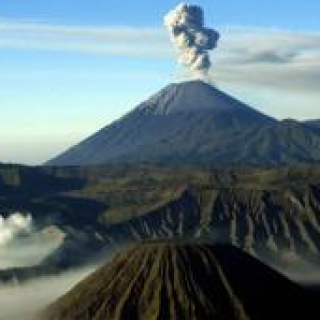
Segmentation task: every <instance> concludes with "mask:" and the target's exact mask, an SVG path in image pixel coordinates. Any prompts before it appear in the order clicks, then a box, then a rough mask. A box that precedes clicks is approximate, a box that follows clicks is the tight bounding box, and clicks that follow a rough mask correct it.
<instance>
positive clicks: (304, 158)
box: [47, 81, 320, 166]
mask: <svg viewBox="0 0 320 320" xmlns="http://www.w3.org/2000/svg"><path fill="white" fill-rule="evenodd" d="M318 160H320V132H319V129H318V128H316V127H315V126H310V125H308V124H305V123H300V122H298V121H294V120H285V121H277V120H276V119H274V118H272V117H269V116H267V115H265V114H262V113H260V112H258V111H257V110H255V109H253V108H251V107H249V106H247V105H246V104H244V103H242V102H240V101H238V100H236V99H234V98H233V97H231V96H229V95H227V94H226V93H224V92H222V91H220V90H219V89H217V88H215V87H213V86H211V85H209V84H206V83H204V82H201V81H189V82H183V83H178V84H171V85H169V86H167V87H165V88H164V89H163V90H161V91H160V92H159V93H157V94H155V95H154V96H152V97H151V98H150V99H149V100H147V101H145V102H143V103H142V104H140V105H139V106H137V107H136V108H134V109H133V111H131V112H130V113H128V114H127V115H125V116H124V117H122V118H121V119H119V120H118V121H115V122H114V123H112V124H111V125H108V126H106V127H105V128H103V129H102V130H100V131H99V132H97V133H96V134H94V135H93V136H91V137H89V138H87V139H86V140H85V141H83V142H81V143H79V144H78V145H76V146H74V147H72V148H71V149H69V150H67V151H66V152H64V153H63V154H61V155H59V156H57V157H55V158H54V159H52V160H50V161H49V162H48V163H47V164H48V165H54V166H64V165H95V164H107V163H154V164H218V165H220V164H235V163H237V164H239V163H242V164H258V165H259V164H260V165H276V164H283V163H286V164H288V163H289V164H291V163H296V162H310V161H311V162H313V161H318Z"/></svg>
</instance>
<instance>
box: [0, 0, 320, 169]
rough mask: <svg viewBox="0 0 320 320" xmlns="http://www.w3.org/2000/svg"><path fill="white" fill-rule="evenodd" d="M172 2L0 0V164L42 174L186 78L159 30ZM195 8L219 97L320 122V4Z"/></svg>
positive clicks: (207, 4)
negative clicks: (212, 33)
mask: <svg viewBox="0 0 320 320" xmlns="http://www.w3.org/2000/svg"><path fill="white" fill-rule="evenodd" d="M179 2H180V1H172V0H165V1H161V3H158V4H157V6H154V3H150V2H148V1H146V0H139V1H135V2H134V3H130V2H129V3H128V2H125V1H124V0H120V1H119V0H117V1H116V0H111V1H109V0H108V1H106V0H104V1H96V0H95V1H91V2H90V3H89V2H87V1H85V0H70V1H68V2H66V1H64V0H47V1H45V2H44V1H41V0H31V1H28V2H25V1H23V0H17V1H15V2H14V3H13V1H11V0H3V1H1V3H0V12H1V15H0V32H1V33H0V69H1V75H0V95H1V111H2V115H1V120H2V122H1V131H0V150H1V152H0V162H19V163H26V164H40V163H42V162H44V161H45V160H48V158H50V157H52V156H53V155H56V154H57V153H59V152H61V151H62V150H64V149H66V148H67V147H69V146H70V145H72V144H74V143H76V142H78V141H80V140H82V139H83V138H84V137H86V136H88V135H90V134H92V133H93V132H95V131H97V130H98V129H99V128H101V127H103V126H105V125H106V124H108V123H110V122H112V121H113V120H115V119H117V118H118V117H120V116H122V115H123V114H125V113H126V112H128V111H129V110H130V109H132V108H133V107H134V106H136V105H137V104H138V103H140V102H141V101H142V100H145V99H147V98H148V97H149V95H151V94H152V93H154V92H156V91H158V90H159V89H160V88H161V87H163V86H165V85H167V84H168V83H170V82H176V81H179V80H181V79H184V72H183V70H182V69H181V68H179V67H178V66H177V64H176V61H175V57H174V55H175V52H174V50H173V48H172V45H171V44H170V39H169V37H168V36H167V34H166V30H165V28H164V27H163V25H162V21H163V16H164V14H165V13H167V12H168V11H169V10H170V9H172V8H173V7H175V6H176V5H177V4H178V3H179ZM191 3H192V4H198V5H200V6H202V7H203V8H204V11H205V19H206V24H207V25H208V26H209V27H213V28H214V29H217V30H218V31H219V33H220V34H221V39H220V40H219V46H218V48H217V49H216V50H215V52H214V53H213V54H212V56H211V58H212V63H213V68H212V71H211V74H210V77H211V78H212V79H213V81H214V82H215V84H216V85H217V86H219V87H221V88H222V89H224V90H226V91H228V92H229V93H231V94H233V95H235V96H236V97H238V98H239V99H242V100H243V101H245V102H246V103H248V104H250V105H252V106H254V107H256V108H258V109H259V110H261V111H263V112H265V113H268V114H270V115H272V116H274V117H276V118H279V119H283V118H288V117H290V118H296V119H310V118H320V111H319V102H320V93H319V92H320V90H319V89H320V71H319V70H320V68H319V67H320V22H319V19H318V14H317V13H318V12H320V4H319V3H317V2H315V1H312V0H306V1H305V2H303V3H302V2H299V3H298V2H296V3H292V2H289V1H288V0H285V1H282V2H281V3H278V2H277V1H275V0H272V1H269V2H268V3H266V4H261V3H257V2H255V1H253V0H244V1H241V2H239V3H234V1H230V0H229V1H224V2H219V1H214V2H212V1H211V0H202V1H201V0H199V1H192V2H191ZM124 92H125V94H124Z"/></svg>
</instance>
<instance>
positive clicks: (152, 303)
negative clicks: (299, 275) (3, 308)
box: [41, 243, 310, 320]
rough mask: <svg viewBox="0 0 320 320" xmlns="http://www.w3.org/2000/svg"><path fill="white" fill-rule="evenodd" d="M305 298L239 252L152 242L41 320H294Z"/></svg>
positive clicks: (97, 275)
mask: <svg viewBox="0 0 320 320" xmlns="http://www.w3.org/2000/svg"><path fill="white" fill-rule="evenodd" d="M278 297H282V298H281V299H279V298H278ZM305 299H306V297H305V295H304V292H303V291H302V289H300V288H299V287H298V286H296V285H294V284H293V283H291V282H290V281H288V280H287V279H285V278H282V277H281V276H280V275H278V274H277V273H275V272H274V271H273V270H271V269H270V268H268V267H266V266H264V265H263V264H261V263H260V262H258V261H257V260H255V259H253V258H251V257H249V256H248V255H246V254H245V253H242V252H241V251H240V250H238V249H235V248H232V247H227V246H211V245H189V244H168V243H167V244H166V243H153V244H152V243H151V244H143V245H140V246H136V247H134V248H133V249H130V250H128V251H125V252H123V253H121V254H118V255H117V256H116V257H115V258H114V260H113V261H112V262H111V263H108V264H107V265H106V266H104V267H102V268H101V269H99V270H98V271H96V272H95V273H94V274H92V275H91V276H89V277H88V278H87V279H85V280H84V281H82V282H81V283H80V284H78V285H77V286H76V287H75V288H74V289H73V290H71V291H70V292H69V293H67V294H66V295H65V296H63V297H62V298H60V299H59V300H58V301H57V302H55V303H54V304H53V305H51V306H50V307H49V308H48V309H47V310H46V311H45V312H44V314H43V315H42V317H41V319H43V320H75V319H79V320H80V319H81V320H92V319H95V320H105V319H108V320H169V319H170V320H174V319H177V320H178V319H179V320H183V319H190V320H196V319H199V320H209V319H210V320H213V319H218V320H219V319H225V320H233V319H237V320H240V319H241V320H244V319H260V320H261V319H268V320H270V319H288V318H287V317H284V318H283V316H288V315H290V314H294V312H296V311H297V307H299V306H301V303H303V301H304V300H305ZM286 300H288V302H285V301H286ZM297 302H299V303H298V304H297ZM289 306H290V307H289ZM308 310H310V309H308ZM308 319H310V318H308Z"/></svg>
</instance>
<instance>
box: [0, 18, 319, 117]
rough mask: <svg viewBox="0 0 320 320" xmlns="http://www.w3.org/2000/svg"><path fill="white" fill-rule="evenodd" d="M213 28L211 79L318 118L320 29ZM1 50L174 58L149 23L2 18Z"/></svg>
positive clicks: (284, 111)
mask: <svg viewBox="0 0 320 320" xmlns="http://www.w3.org/2000/svg"><path fill="white" fill-rule="evenodd" d="M217 29H218V30H219V33H220V34H221V38H220V44H219V47H218V48H217V50H216V51H215V52H214V54H212V55H211V59H212V60H213V62H214V67H213V68H212V71H211V73H210V78H211V79H212V80H213V82H215V83H216V84H218V85H221V86H226V87H236V90H235V92H234V93H236V94H240V96H239V97H240V98H241V99H245V100H247V102H249V103H253V104H254V105H255V102H256V101H258V107H260V106H264V105H266V103H267V104H269V105H270V108H269V109H270V110H269V109H266V110H263V111H265V112H270V113H271V114H272V115H274V116H276V117H278V118H281V117H287V116H288V114H292V116H293V117H296V118H309V117H320V114H319V111H317V110H318V109H319V104H320V32H314V33H311V32H297V31H288V30H281V29H274V28H256V27H241V26H240V27H230V26H229V27H226V26H225V27H223V26H221V27H220V28H217ZM0 49H15V50H45V51H55V52H71V53H80V54H93V55H105V56H124V57H132V58H135V57H142V58H156V59H174V51H173V49H172V47H171V44H170V41H169V39H167V36H166V32H165V30H164V28H151V27H145V28H142V27H130V26H118V27H91V26H67V25H49V24H40V23H31V22H19V21H8V20H3V19H0ZM157 76H158V75H157V74H155V77H157ZM241 92H242V93H243V95H241ZM258 93H259V94H258ZM250 97H252V99H251V101H250ZM290 107H291V110H288V108H290ZM292 109H294V112H292ZM278 111H279V112H278Z"/></svg>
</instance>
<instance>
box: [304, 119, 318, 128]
mask: <svg viewBox="0 0 320 320" xmlns="http://www.w3.org/2000/svg"><path fill="white" fill-rule="evenodd" d="M304 123H305V124H306V125H307V126H310V127H312V128H317V129H320V120H307V121H305V122H304Z"/></svg>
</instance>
